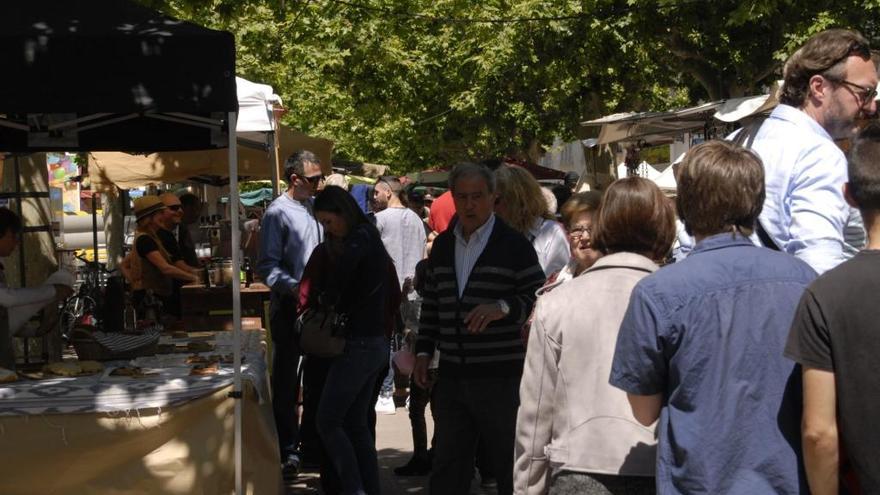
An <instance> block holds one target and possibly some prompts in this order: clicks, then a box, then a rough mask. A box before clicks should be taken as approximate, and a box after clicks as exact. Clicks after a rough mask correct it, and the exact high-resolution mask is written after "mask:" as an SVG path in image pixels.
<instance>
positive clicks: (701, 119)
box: [581, 101, 723, 145]
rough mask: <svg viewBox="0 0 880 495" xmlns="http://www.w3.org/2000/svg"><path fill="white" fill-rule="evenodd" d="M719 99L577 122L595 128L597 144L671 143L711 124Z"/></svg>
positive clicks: (719, 103) (719, 104)
mask: <svg viewBox="0 0 880 495" xmlns="http://www.w3.org/2000/svg"><path fill="white" fill-rule="evenodd" d="M722 103H723V102H720V101H716V102H711V103H704V104H702V105H699V106H696V107H691V108H685V109H682V110H676V111H669V112H629V113H616V114H613V115H608V116H606V117H602V118H600V119H595V120H589V121H587V122H581V125H582V126H584V127H599V128H600V130H599V138H598V144H609V143H614V142H618V141H629V142H645V143H648V144H650V145H655V144H668V143H671V142H672V141H673V140H674V139H675V136H676V135H681V134H683V133H685V132H694V131H702V130H704V129H705V127H706V125H707V123H708V124H711V123H712V117H713V115H714V113H715V110H716V109H717V108H718V107H720V106H721V104H722Z"/></svg>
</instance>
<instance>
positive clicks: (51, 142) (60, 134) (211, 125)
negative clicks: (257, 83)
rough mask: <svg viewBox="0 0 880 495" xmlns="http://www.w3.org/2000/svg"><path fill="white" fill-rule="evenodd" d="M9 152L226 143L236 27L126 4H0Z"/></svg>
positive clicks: (38, 0) (2, 129) (29, 0)
mask: <svg viewBox="0 0 880 495" xmlns="http://www.w3.org/2000/svg"><path fill="white" fill-rule="evenodd" d="M0 26H2V27H0V66H2V67H3V73H4V74H3V77H2V83H0V117H2V118H0V151H13V152H14V151H48V150H65V151H78V150H93V151H101V150H117V151H145V152H146V151H167V150H187V149H206V148H216V147H224V146H226V143H227V137H226V125H225V118H226V117H225V114H226V113H227V112H231V111H236V110H237V108H238V101H237V97H236V91H235V42H234V39H233V36H232V35H231V34H230V33H227V32H223V31H213V30H210V29H206V28H203V27H200V26H197V25H195V24H191V23H187V22H183V21H179V20H176V19H172V18H170V17H167V16H164V15H162V14H159V13H156V12H154V11H152V10H150V9H147V8H145V7H142V6H139V5H136V4H133V3H130V2H128V1H125V0H24V1H5V2H0Z"/></svg>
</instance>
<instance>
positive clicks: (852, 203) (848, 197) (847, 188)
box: [843, 182, 859, 208]
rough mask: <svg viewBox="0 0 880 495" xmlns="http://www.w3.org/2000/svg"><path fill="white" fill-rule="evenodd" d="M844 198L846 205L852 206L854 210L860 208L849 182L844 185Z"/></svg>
mask: <svg viewBox="0 0 880 495" xmlns="http://www.w3.org/2000/svg"><path fill="white" fill-rule="evenodd" d="M843 198H844V199H845V200H846V204H848V205H850V206H852V207H853V208H858V207H859V205H857V204H856V200H855V198H853V195H852V189H851V187H850V185H849V182H846V183H844V184H843Z"/></svg>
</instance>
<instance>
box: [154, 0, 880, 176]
mask: <svg viewBox="0 0 880 495" xmlns="http://www.w3.org/2000/svg"><path fill="white" fill-rule="evenodd" d="M139 1H141V2H142V3H144V4H146V5H148V6H151V7H154V8H157V9H159V10H162V11H163V12H165V13H167V14H169V15H171V16H174V17H178V18H181V19H186V20H191V21H193V22H196V23H198V24H202V25H205V26H208V27H212V28H216V29H224V30H228V31H231V32H233V33H235V36H236V40H237V49H238V66H239V67H238V72H239V74H240V75H242V76H243V77H246V78H249V79H252V80H254V81H257V82H264V83H267V84H271V85H272V86H273V87H274V88H275V90H276V92H278V93H279V94H280V95H281V96H282V98H283V99H284V102H285V106H286V107H287V108H288V109H289V111H288V113H287V114H286V115H285V116H284V117H283V120H284V121H285V123H287V124H289V125H291V126H293V127H295V128H298V129H301V130H303V131H304V132H307V133H310V134H313V135H318V136H324V137H328V138H331V139H333V140H334V141H335V142H336V151H337V154H338V155H340V156H341V157H343V158H349V159H355V160H362V161H367V162H375V163H384V164H390V165H392V166H394V167H395V168H396V169H398V170H401V171H403V170H410V169H423V168H429V167H433V166H438V165H447V164H450V163H454V162H455V161H458V160H462V159H471V160H474V159H476V160H478V159H482V158H486V157H492V156H498V155H502V154H507V155H515V156H520V157H523V156H531V157H532V158H535V157H536V154H537V153H536V151H537V149H538V146H539V145H540V144H541V143H549V142H551V141H552V139H553V137H554V136H560V137H562V138H564V139H571V138H574V137H575V136H577V134H578V130H579V122H581V121H582V120H584V119H588V118H595V117H598V116H601V115H604V114H607V113H611V112H617V111H632V110H662V109H665V108H670V107H679V106H682V105H686V104H688V103H695V102H696V101H697V100H698V99H716V98H722V97H729V96H736V95H741V94H746V93H750V92H755V91H759V90H760V89H761V87H762V85H765V84H766V83H767V82H768V81H770V80H772V79H773V78H775V77H778V76H779V72H780V67H781V61H782V60H784V57H785V54H786V53H788V52H789V51H790V49H791V48H792V47H793V46H797V45H798V44H799V43H801V42H802V41H803V39H805V37H806V36H808V35H809V34H810V33H811V32H814V31H816V30H819V29H822V28H824V27H827V26H831V25H844V26H856V27H860V28H861V29H863V30H866V29H867V28H871V29H867V30H868V31H871V32H870V33H868V34H871V35H873V34H874V31H872V29H873V28H874V25H873V24H872V25H871V26H867V27H865V26H861V25H860V23H861V22H863V21H864V19H871V18H873V17H876V12H877V10H878V5H877V3H878V2H877V1H876V0H871V1H870V2H868V3H867V4H865V3H859V4H858V5H856V3H855V2H854V1H851V0H845V1H843V0H842V1H836V2H834V1H827V0H818V1H810V2H807V1H805V0H745V1H742V0H740V1H736V0H675V1H673V0H484V1H480V2H474V1H471V0H467V1H466V0H431V1H429V0H139ZM866 13H867V14H866ZM872 16H873V17H872Z"/></svg>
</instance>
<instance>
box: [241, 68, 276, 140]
mask: <svg viewBox="0 0 880 495" xmlns="http://www.w3.org/2000/svg"><path fill="white" fill-rule="evenodd" d="M235 87H236V90H237V93H238V120H237V121H236V123H235V134H236V137H237V138H238V143H239V144H241V145H244V146H252V147H253V146H258V147H260V148H263V149H266V148H267V147H268V146H267V145H271V142H269V141H267V137H268V133H270V132H273V131H275V130H276V126H277V124H276V121H275V113H274V110H275V109H276V108H280V107H281V97H280V96H278V95H276V94H275V91H274V90H273V89H272V86H269V85H268V84H258V83H255V82H251V81H248V80H247V79H244V78H242V77H236V78H235Z"/></svg>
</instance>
